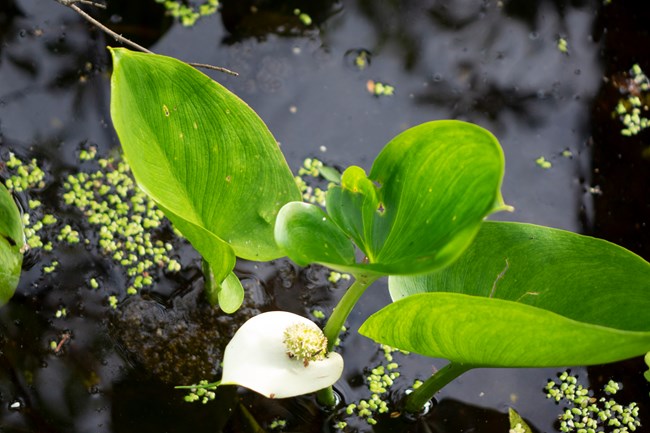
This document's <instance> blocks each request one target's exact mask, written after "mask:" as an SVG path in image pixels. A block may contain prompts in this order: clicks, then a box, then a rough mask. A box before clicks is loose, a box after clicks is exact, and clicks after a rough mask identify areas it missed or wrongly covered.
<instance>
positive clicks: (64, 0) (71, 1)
mask: <svg viewBox="0 0 650 433" xmlns="http://www.w3.org/2000/svg"><path fill="white" fill-rule="evenodd" d="M56 1H57V2H58V3H60V4H62V5H63V6H67V7H69V8H70V9H72V10H73V11H75V12H76V13H78V14H79V15H81V16H82V17H83V18H84V19H85V20H86V21H88V22H89V23H91V24H92V25H94V26H95V27H97V28H98V29H100V30H101V31H103V32H104V33H106V34H107V35H109V36H111V37H113V38H115V40H116V41H118V42H121V43H123V44H125V45H129V46H131V47H132V48H135V49H136V50H138V51H142V52H143V53H149V54H154V52H153V51H151V50H148V49H146V48H145V47H143V46H142V45H138V44H137V43H135V42H133V41H132V40H130V39H127V38H125V37H124V36H122V35H120V34H118V33H115V32H114V31H113V30H111V29H109V28H108V27H106V26H105V25H104V24H102V23H100V22H99V21H97V20H96V19H95V18H93V17H92V16H90V15H89V14H87V13H86V12H84V11H83V10H82V9H81V8H79V6H77V3H81V4H88V5H92V6H96V7H100V8H103V9H106V5H103V4H101V3H95V2H93V1H89V0H56ZM186 63H187V64H188V65H190V66H193V67H195V68H204V69H211V70H214V71H220V72H225V73H226V74H230V75H234V76H237V75H239V74H238V73H237V72H234V71H231V70H230V69H226V68H223V67H221V66H214V65H208V64H205V63H189V62H186Z"/></svg>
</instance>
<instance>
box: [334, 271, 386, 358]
mask: <svg viewBox="0 0 650 433" xmlns="http://www.w3.org/2000/svg"><path fill="white" fill-rule="evenodd" d="M377 278H379V277H378V276H376V275H372V276H370V275H361V276H358V277H356V278H355V280H354V283H352V285H351V286H350V288H349V289H348V290H347V291H346V292H345V294H344V295H343V297H342V298H341V300H340V301H339V303H338V304H337V305H336V307H334V311H332V315H331V316H330V318H329V319H327V323H326V324H325V328H323V333H324V334H325V337H327V351H328V352H331V351H332V349H333V348H334V343H335V342H336V339H337V338H338V336H339V334H340V333H341V328H342V327H343V325H344V324H345V321H346V320H347V318H348V316H349V315H350V312H351V311H352V308H354V305H355V304H356V303H357V301H358V300H359V298H360V297H361V295H363V292H365V291H366V289H367V288H368V286H370V285H371V284H372V283H374V282H375V280H376V279H377Z"/></svg>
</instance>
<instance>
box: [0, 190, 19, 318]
mask: <svg viewBox="0 0 650 433" xmlns="http://www.w3.org/2000/svg"><path fill="white" fill-rule="evenodd" d="M24 244H25V237H24V232H23V223H22V219H21V218H20V211H19V210H18V207H17V206H16V203H15V202H14V199H13V197H12V196H11V193H10V192H9V191H8V190H7V188H5V186H4V185H3V184H2V183H1V182H0V306H2V305H4V304H6V303H7V301H9V299H10V298H11V297H12V296H13V294H14V292H15V291H16V287H17V286H18V280H19V278H20V269H21V266H22V263H23V254H22V252H21V248H22V246H23V245H24Z"/></svg>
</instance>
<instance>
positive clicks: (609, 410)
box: [545, 371, 641, 433]
mask: <svg viewBox="0 0 650 433" xmlns="http://www.w3.org/2000/svg"><path fill="white" fill-rule="evenodd" d="M619 390H621V384H620V383H618V382H615V381H613V380H610V381H609V382H608V383H607V384H605V386H604V387H603V392H605V393H606V394H608V395H610V396H611V395H615V394H616V393H617V392H618V391H619ZM545 391H546V397H547V398H549V399H553V400H555V401H556V402H557V403H560V402H565V404H567V407H565V409H564V412H563V413H562V414H560V416H559V417H558V418H559V420H560V430H561V431H562V432H565V433H573V432H575V433H599V432H608V433H629V432H634V431H636V429H637V428H638V427H639V426H640V425H641V422H640V420H639V407H638V406H637V404H636V403H630V404H629V405H627V406H623V405H622V404H619V403H617V402H616V401H615V400H614V399H613V398H605V397H601V398H599V399H597V398H596V397H594V393H593V392H592V391H590V390H589V389H588V388H585V387H583V386H582V385H581V384H579V383H578V379H577V376H573V375H571V374H570V373H569V372H568V371H565V372H563V373H561V374H560V375H559V380H558V381H555V380H551V381H549V382H548V384H547V385H546V388H545Z"/></svg>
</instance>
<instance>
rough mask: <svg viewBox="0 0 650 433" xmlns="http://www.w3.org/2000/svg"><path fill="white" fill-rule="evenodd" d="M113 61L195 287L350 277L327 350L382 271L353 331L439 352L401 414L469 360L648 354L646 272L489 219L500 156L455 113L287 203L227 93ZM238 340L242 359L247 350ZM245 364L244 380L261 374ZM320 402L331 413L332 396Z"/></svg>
mask: <svg viewBox="0 0 650 433" xmlns="http://www.w3.org/2000/svg"><path fill="white" fill-rule="evenodd" d="M111 52H112V54H113V60H114V72H113V78H112V101H111V113H112V117H113V122H114V125H115V128H116V130H117V132H118V135H119V138H120V141H121V143H122V146H123V149H124V153H125V156H126V158H127V159H128V161H129V162H130V163H131V167H132V170H133V173H134V175H135V178H136V180H137V182H138V183H139V184H140V186H141V187H142V188H143V190H145V191H146V192H147V193H148V194H149V195H150V196H151V197H152V198H153V200H154V201H156V203H157V204H158V205H159V206H160V208H161V209H163V211H164V212H165V214H166V215H167V216H168V217H169V219H170V220H171V221H172V222H173V223H174V224H175V226H176V228H177V229H179V230H180V231H181V232H182V233H183V234H184V235H185V236H186V237H187V238H188V240H189V241H190V242H191V243H192V244H193V245H194V247H195V248H196V249H197V250H198V251H199V252H200V253H201V254H202V255H203V257H204V258H205V262H206V263H207V264H208V265H209V266H208V267H207V268H206V282H207V283H208V284H207V285H206V289H207V292H208V295H209V297H210V299H212V300H213V301H218V303H219V305H220V306H221V307H222V308H223V309H224V310H225V311H234V310H235V309H236V308H237V307H238V306H239V303H240V302H241V296H242V290H243V289H242V288H241V284H240V283H239V280H238V279H237V277H236V276H235V275H234V274H233V273H232V269H233V266H234V261H235V257H236V256H237V257H242V258H245V259H250V260H270V259H273V258H277V257H281V256H285V255H286V256H288V257H289V258H291V259H292V260H293V261H294V262H296V263H297V264H299V265H307V264H310V263H319V264H322V265H325V266H328V267H329V268H331V269H333V270H335V271H337V272H339V273H347V274H350V275H352V276H353V277H354V282H353V284H352V285H351V286H350V288H349V289H348V290H347V291H346V293H345V294H344V296H343V297H342V299H341V300H340V302H339V304H338V305H337V307H336V308H335V309H334V311H333V312H332V314H331V316H330V317H329V319H328V321H327V324H326V325H325V327H324V329H323V332H324V335H325V337H326V338H327V342H328V343H327V347H326V350H327V352H331V351H332V349H333V346H334V342H335V341H336V339H337V337H338V334H339V332H340V330H341V327H342V326H343V324H344V322H345V320H346V319H347V317H348V315H349V313H350V312H351V311H352V309H353V307H354V305H355V304H356V302H357V301H358V300H359V298H360V296H361V295H362V294H363V293H364V292H365V290H366V289H367V288H368V287H369V286H370V285H371V284H372V283H373V282H374V281H376V280H377V279H378V278H381V277H384V276H389V277H390V278H389V288H390V292H391V296H392V298H393V301H394V302H393V303H392V304H390V305H388V306H386V307H385V308H383V309H382V310H380V311H378V312H377V313H375V314H373V315H372V316H371V317H370V318H369V319H368V320H367V321H366V322H365V323H364V324H363V325H362V327H361V329H360V333H362V334H363V335H366V336H367V337H369V338H372V339H373V340H375V341H377V342H379V343H383V344H388V345H390V346H393V347H396V348H399V349H403V350H408V351H412V352H417V353H420V354H423V355H427V356H435V357H442V358H446V359H449V360H450V364H449V365H448V366H447V367H445V368H443V369H441V370H440V371H439V372H437V373H436V374H435V375H433V376H432V377H431V378H430V379H429V380H427V381H426V382H424V383H423V384H422V386H420V387H419V388H418V389H417V390H416V391H415V392H413V393H412V394H410V395H409V396H408V397H407V402H406V409H407V410H409V411H417V410H418V409H419V408H420V407H421V406H423V405H424V404H425V403H426V402H427V401H428V400H430V399H431V397H432V396H433V395H434V394H435V393H436V392H437V391H438V390H439V389H440V388H441V387H442V386H444V385H445V384H447V383H448V382H449V381H451V380H453V379H454V378H456V377H457V376H458V375H460V374H462V373H464V372H466V371H467V370H469V369H472V368H476V367H546V366H558V365H591V364H600V363H606V362H613V361H617V360H621V359H625V358H629V357H633V356H638V355H640V354H643V353H645V352H647V351H648V350H649V349H650V319H649V318H648V316H647V314H645V312H647V311H648V309H649V308H650V296H649V295H648V293H647V289H646V287H647V281H649V280H650V264H648V263H647V262H646V261H644V260H643V259H641V258H639V257H638V256H636V255H634V254H633V253H631V252H629V251H627V250H624V249H623V248H621V247H618V246H615V245H613V244H610V243H608V242H605V241H601V240H597V239H594V238H590V237H586V236H580V235H576V234H573V233H568V232H564V231H561V230H555V229H551V228H548V227H541V226H534V225H529V224H518V223H498V222H484V219H485V218H486V217H487V216H488V215H490V214H491V213H494V212H498V211H503V210H512V209H511V208H510V207H509V206H507V205H506V204H505V203H504V201H503V199H502V196H501V192H500V188H501V182H502V178H503V175H504V164H505V162H504V156H503V151H502V149H501V146H500V145H499V143H498V141H497V139H496V138H495V137H494V136H493V135H492V134H491V133H490V132H488V131H486V130H485V129H483V128H481V127H479V126H477V125H473V124H470V123H466V122H461V121H455V120H442V121H433V122H427V123H424V124H422V125H418V126H415V127H412V128H410V129H408V130H406V131H404V132H402V133H401V134H399V135H398V136H396V137H395V138H394V139H393V140H391V141H390V142H389V143H388V144H387V145H386V146H385V147H384V149H383V150H382V151H381V153H380V154H379V155H378V157H377V158H376V159H375V161H374V163H373V165H372V168H371V170H370V173H369V174H366V172H365V171H364V170H363V169H362V168H360V167H356V166H352V167H349V168H347V169H346V170H345V171H344V173H343V174H342V176H341V179H340V184H334V185H332V186H330V187H329V189H328V191H327V194H326V200H325V202H326V203H325V206H326V209H325V210H323V209H322V208H321V207H319V206H318V205H316V204H310V203H304V202H302V201H299V200H300V198H301V191H300V190H299V189H298V188H297V187H296V184H295V182H294V179H293V178H292V176H291V174H290V172H289V171H288V167H287V164H286V162H285V161H284V158H283V156H282V153H281V152H280V150H279V148H278V146H277V143H276V142H275V140H274V139H273V137H272V135H271V134H270V132H269V131H268V129H267V128H266V126H265V125H264V123H263V122H262V121H261V120H260V119H259V117H257V115H256V114H255V113H254V112H253V111H252V110H251V109H250V108H249V107H248V106H247V105H245V104H244V103H243V102H242V101H241V100H239V99H238V98H237V97H236V96H234V95H233V94H231V93H230V92H229V91H228V90H226V89H225V88H223V87H222V86H221V85H219V84H217V83H215V82H214V81H212V80H211V79H209V78H208V77H207V76H205V75H203V74H201V73H200V72H198V71H196V70H194V69H193V68H190V67H189V66H188V65H186V64H184V63H182V62H180V61H177V60H174V59H171V58H168V57H163V56H157V55H151V54H140V53H134V52H130V51H128V50H125V49H112V50H111ZM212 276H213V277H214V278H213V277H212ZM212 280H214V283H215V284H214V285H212V284H211V281H212ZM621 312H625V314H620V313H621ZM396 317H399V318H400V320H395V318H396ZM251 320H253V319H251ZM244 327H246V325H244ZM278 332H279V331H278ZM275 338H276V339H277V338H281V336H279V335H277V336H276V337H275ZM603 341H607V342H608V344H606V345H603ZM233 347H236V349H232V350H233V351H235V350H236V351H241V352H242V356H243V357H254V356H255V351H254V350H253V349H254V348H252V347H246V346H245V345H242V346H238V345H234V346H233ZM309 364H311V361H309ZM249 367H250V369H252V370H250V371H251V373H250V374H251V375H256V374H257V373H255V372H253V370H255V369H257V368H260V367H259V366H256V365H249ZM224 377H225V378H227V377H228V376H227V374H226V373H225V372H224ZM254 377H258V376H254ZM257 380H260V381H261V380H262V379H261V378H259V379H257ZM226 382H228V380H227V379H226V380H225V381H224V382H223V383H226ZM230 382H231V383H240V384H241V383H242V381H241V380H232V381H230ZM249 385H251V386H249ZM246 386H249V387H251V388H252V389H255V388H254V386H253V385H252V384H247V385H246ZM261 392H262V393H265V395H268V396H271V392H269V391H268V390H262V391H261ZM305 392H308V391H305ZM273 394H274V395H273V396H276V397H278V396H280V395H286V396H288V395H295V394H294V393H293V392H289V391H288V392H287V393H286V394H285V393H282V392H280V391H279V390H276V391H274V392H273ZM319 397H320V400H321V401H322V402H323V403H325V404H330V405H331V404H333V403H334V399H333V396H332V393H331V389H325V390H323V391H322V392H321V393H320V395H319Z"/></svg>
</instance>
